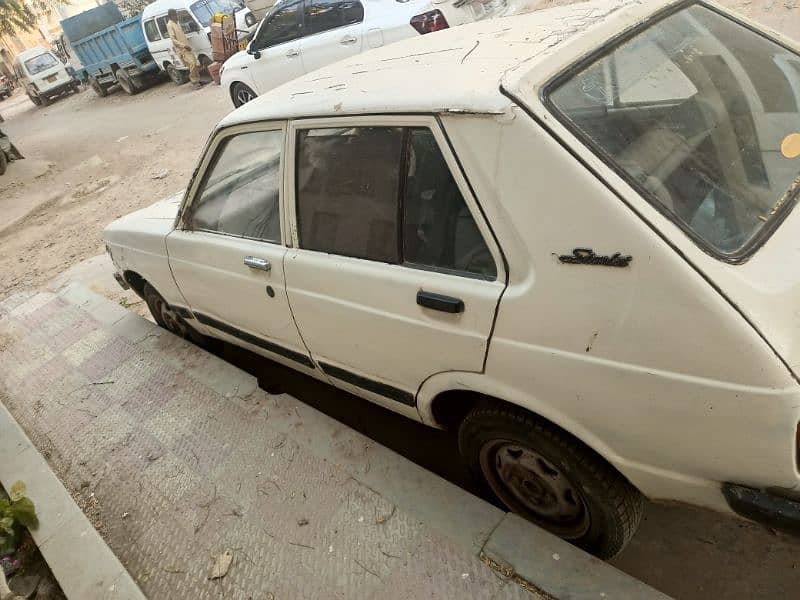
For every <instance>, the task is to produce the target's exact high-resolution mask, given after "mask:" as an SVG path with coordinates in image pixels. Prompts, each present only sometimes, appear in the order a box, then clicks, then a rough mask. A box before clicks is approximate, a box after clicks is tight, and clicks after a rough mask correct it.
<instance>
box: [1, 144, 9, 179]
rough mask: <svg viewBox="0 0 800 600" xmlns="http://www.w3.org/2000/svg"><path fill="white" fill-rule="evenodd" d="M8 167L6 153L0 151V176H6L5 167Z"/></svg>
mask: <svg viewBox="0 0 800 600" xmlns="http://www.w3.org/2000/svg"><path fill="white" fill-rule="evenodd" d="M7 166H8V159H7V158H6V153H5V152H3V151H2V150H0V175H5V174H6V167H7Z"/></svg>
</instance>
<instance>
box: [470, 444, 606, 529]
mask: <svg viewBox="0 0 800 600" xmlns="http://www.w3.org/2000/svg"><path fill="white" fill-rule="evenodd" d="M480 466H481V471H482V472H483V474H484V477H485V478H486V481H487V482H488V484H489V487H491V488H492V491H493V492H494V493H495V494H496V495H497V497H498V498H500V500H501V501H502V502H503V503H504V504H505V505H506V506H508V507H509V508H510V509H511V510H512V511H513V512H515V513H517V514H519V515H521V516H523V517H525V518H526V519H528V520H530V521H533V522H534V523H536V524H538V525H541V526H542V527H544V528H545V529H547V530H549V531H551V532H553V533H555V534H557V535H559V536H561V537H563V538H566V539H575V538H579V537H581V536H583V535H584V534H586V532H587V531H588V530H589V527H590V525H591V519H590V515H589V509H588V507H587V505H586V502H585V500H584V499H583V496H582V495H581V493H580V492H579V491H578V489H577V487H576V486H575V485H574V484H573V483H572V481H570V479H569V477H567V476H566V475H565V474H564V473H563V472H562V471H561V470H560V469H559V468H558V467H556V466H555V464H554V463H553V462H552V461H551V460H549V459H548V458H546V457H545V456H543V455H542V454H541V453H539V452H538V451H536V450H534V449H532V448H530V447H528V446H525V445H523V444H520V443H518V442H515V441H512V440H492V441H490V442H487V443H486V444H484V446H483V448H481V452H480Z"/></svg>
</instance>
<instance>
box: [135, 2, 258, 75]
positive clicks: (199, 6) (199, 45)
mask: <svg viewBox="0 0 800 600" xmlns="http://www.w3.org/2000/svg"><path fill="white" fill-rule="evenodd" d="M173 8H174V9H175V10H177V11H178V22H179V23H180V25H181V27H182V28H183V31H184V33H185V34H186V37H187V39H188V40H189V43H190V44H191V45H192V50H193V51H194V54H195V56H197V61H198V62H199V63H200V66H201V68H203V69H205V68H207V67H208V65H210V64H211V63H212V62H213V60H212V52H211V37H210V36H211V25H210V23H211V19H212V17H213V16H214V15H215V14H216V13H225V14H235V15H236V27H237V30H238V31H239V34H238V35H239V37H240V38H242V39H243V38H245V37H247V36H248V35H249V34H250V33H252V32H253V31H254V30H255V29H256V26H257V24H258V21H257V20H256V18H255V17H254V16H253V15H252V14H251V13H250V9H248V8H247V7H246V6H245V5H244V3H243V2H241V1H240V0H156V1H155V2H153V3H151V4H148V5H147V6H145V7H144V10H143V11H142V28H143V29H144V37H145V39H146V40H147V48H148V49H149V50H150V54H151V55H152V56H153V60H155V61H156V63H157V64H158V66H159V67H160V68H161V70H162V71H166V73H167V74H168V75H169V76H170V78H171V79H172V80H173V81H174V82H175V83H177V84H181V83H186V82H187V81H188V80H189V71H188V69H187V68H186V67H185V66H184V65H183V63H182V62H181V59H180V56H179V55H178V53H177V52H176V50H175V48H174V46H173V44H172V40H171V39H170V38H169V33H167V12H168V11H169V10H170V9H173Z"/></svg>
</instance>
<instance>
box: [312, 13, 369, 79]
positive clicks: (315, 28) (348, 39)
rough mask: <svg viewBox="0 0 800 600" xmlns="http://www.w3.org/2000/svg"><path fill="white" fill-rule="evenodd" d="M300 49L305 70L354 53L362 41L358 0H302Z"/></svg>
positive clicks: (362, 15) (361, 16) (314, 68)
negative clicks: (303, 6) (302, 32)
mask: <svg viewBox="0 0 800 600" xmlns="http://www.w3.org/2000/svg"><path fill="white" fill-rule="evenodd" d="M304 4H305V8H304V16H303V31H304V34H303V39H302V40H301V41H300V51H301V54H302V56H303V67H304V68H305V71H306V73H308V72H310V71H314V70H316V69H319V68H321V67H324V66H325V65H329V64H331V63H334V62H336V61H339V60H344V59H345V58H349V57H351V56H355V55H356V54H358V53H359V52H361V45H362V42H363V35H362V31H363V24H364V6H363V4H362V3H361V2H360V1H359V0H305V3H304Z"/></svg>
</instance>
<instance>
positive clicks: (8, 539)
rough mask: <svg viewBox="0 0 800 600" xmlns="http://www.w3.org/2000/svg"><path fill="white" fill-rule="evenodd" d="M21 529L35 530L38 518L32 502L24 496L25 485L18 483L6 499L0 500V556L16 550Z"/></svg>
mask: <svg viewBox="0 0 800 600" xmlns="http://www.w3.org/2000/svg"><path fill="white" fill-rule="evenodd" d="M22 527H27V528H29V529H36V528H37V527H39V518H38V517H37V516H36V508H35V507H34V505H33V501H32V500H31V499H30V498H28V497H27V496H26V495H25V484H24V483H22V482H21V481H18V482H17V483H15V484H14V485H12V486H11V489H10V490H9V491H8V499H4V498H0V556H2V555H3V554H7V553H9V552H13V551H14V550H15V549H16V547H17V543H18V541H19V535H20V531H21V529H22Z"/></svg>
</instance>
